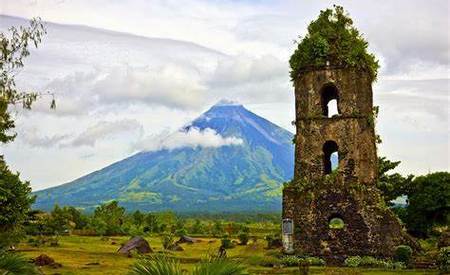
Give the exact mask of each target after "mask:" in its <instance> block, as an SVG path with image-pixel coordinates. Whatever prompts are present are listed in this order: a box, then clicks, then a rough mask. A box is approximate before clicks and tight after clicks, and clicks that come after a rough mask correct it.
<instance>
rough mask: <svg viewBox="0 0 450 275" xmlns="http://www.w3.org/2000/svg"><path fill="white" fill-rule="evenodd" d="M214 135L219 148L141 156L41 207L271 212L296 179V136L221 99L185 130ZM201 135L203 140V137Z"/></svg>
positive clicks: (79, 182)
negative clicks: (285, 186)
mask: <svg viewBox="0 0 450 275" xmlns="http://www.w3.org/2000/svg"><path fill="white" fill-rule="evenodd" d="M191 131H196V132H198V133H200V134H201V133H205V132H208V131H209V132H212V133H214V135H215V136H217V137H220V139H221V140H225V141H227V140H228V141H229V140H231V141H233V142H225V143H223V144H215V145H214V146H193V145H186V146H183V145H180V146H171V147H168V146H162V147H161V148H158V149H155V150H152V151H143V152H139V153H137V154H135V155H133V156H130V157H128V158H126V159H124V160H121V161H118V162H116V163H113V164H111V165H109V166H107V167H105V168H103V169H101V170H98V171H95V172H93V173H90V174H88V175H85V176H83V177H81V178H78V179H76V180H74V181H72V182H69V183H65V184H62V185H59V186H56V187H52V188H48V189H45V190H41V191H37V192H35V193H34V194H35V195H36V196H37V199H36V203H35V204H34V208H36V209H43V210H49V209H51V208H52V207H53V206H54V204H58V205H71V206H75V207H79V208H82V209H85V210H88V211H89V210H92V209H93V208H95V207H96V206H98V205H99V204H101V203H105V202H108V201H111V200H117V201H119V203H120V204H121V205H122V206H124V207H126V208H127V210H135V209H139V210H143V211H162V210H173V211H176V212H233V211H235V212H237V211H259V212H271V211H280V209H281V190H282V186H283V182H285V181H288V180H290V179H291V178H292V177H293V171H294V146H293V144H292V138H293V134H292V133H290V132H289V131H287V130H285V129H283V128H281V127H279V126H277V125H275V124H274V123H271V122H270V121H268V120H266V119H264V118H262V117H260V116H258V115H256V114H254V113H252V112H251V111H249V110H247V109H246V108H245V107H244V106H243V105H240V104H237V103H233V102H227V101H221V102H219V103H218V104H216V105H214V106H212V107H211V108H210V109H209V110H208V111H206V112H205V113H203V114H202V115H200V116H199V117H198V118H197V119H195V120H194V121H192V122H191V123H189V124H188V125H186V126H184V127H183V128H182V129H180V130H179V132H178V133H177V134H178V135H183V134H186V135H188V134H189V133H190V132H191ZM200 136H201V135H200Z"/></svg>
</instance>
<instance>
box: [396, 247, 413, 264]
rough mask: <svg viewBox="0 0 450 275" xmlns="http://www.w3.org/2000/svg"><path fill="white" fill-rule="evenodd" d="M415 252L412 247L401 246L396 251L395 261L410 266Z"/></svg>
mask: <svg viewBox="0 0 450 275" xmlns="http://www.w3.org/2000/svg"><path fill="white" fill-rule="evenodd" d="M412 253H413V250H412V248H411V247H410V246H407V245H399V246H397V248H396V249H395V256H394V260H396V261H399V262H402V263H404V264H405V265H409V264H410V262H411V257H412Z"/></svg>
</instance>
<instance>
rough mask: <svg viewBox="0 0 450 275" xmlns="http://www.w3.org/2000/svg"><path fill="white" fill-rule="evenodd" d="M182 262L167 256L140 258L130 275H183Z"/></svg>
mask: <svg viewBox="0 0 450 275" xmlns="http://www.w3.org/2000/svg"><path fill="white" fill-rule="evenodd" d="M181 274H183V272H182V270H181V266H180V262H179V261H177V260H175V259H173V258H169V257H167V256H166V255H153V256H150V257H148V258H144V257H142V258H140V259H139V260H138V261H137V262H136V263H135V264H134V265H133V266H132V268H131V272H130V275H181Z"/></svg>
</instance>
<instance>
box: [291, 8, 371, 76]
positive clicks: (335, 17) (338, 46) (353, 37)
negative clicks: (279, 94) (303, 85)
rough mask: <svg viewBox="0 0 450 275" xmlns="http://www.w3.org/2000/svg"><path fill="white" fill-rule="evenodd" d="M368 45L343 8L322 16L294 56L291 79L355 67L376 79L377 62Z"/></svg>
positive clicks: (312, 24) (328, 11) (298, 46)
mask: <svg viewBox="0 0 450 275" xmlns="http://www.w3.org/2000/svg"><path fill="white" fill-rule="evenodd" d="M367 47H368V43H367V41H366V40H365V39H364V38H363V37H362V35H361V34H360V33H359V31H358V30H357V29H356V28H355V27H354V26H353V21H352V19H351V18H350V17H349V16H348V14H346V13H345V11H344V9H343V8H342V7H340V6H334V9H326V10H323V11H321V12H320V15H319V17H318V18H317V19H316V20H315V21H312V22H311V23H310V24H309V26H308V33H307V34H306V35H305V37H304V38H303V39H301V41H300V42H299V43H297V49H296V50H295V51H294V53H293V54H292V56H291V58H290V60H289V64H290V66H291V72H290V74H291V78H292V79H295V78H296V76H297V75H298V73H299V72H300V70H301V69H303V68H307V67H320V66H325V65H327V63H328V62H329V63H330V65H334V66H343V67H353V68H356V69H359V70H365V71H367V72H369V74H370V77H371V79H372V80H375V79H376V77H377V71H378V67H379V65H378V60H377V59H376V58H375V56H374V55H373V54H370V53H368V51H367Z"/></svg>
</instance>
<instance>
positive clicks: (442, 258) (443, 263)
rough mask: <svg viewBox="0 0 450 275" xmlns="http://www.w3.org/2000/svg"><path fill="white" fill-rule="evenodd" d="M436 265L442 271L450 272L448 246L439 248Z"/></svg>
mask: <svg viewBox="0 0 450 275" xmlns="http://www.w3.org/2000/svg"><path fill="white" fill-rule="evenodd" d="M437 263H438V266H439V270H440V271H441V272H442V273H447V272H450V247H449V246H448V247H443V248H441V249H440V250H439V256H438V261H437Z"/></svg>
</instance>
